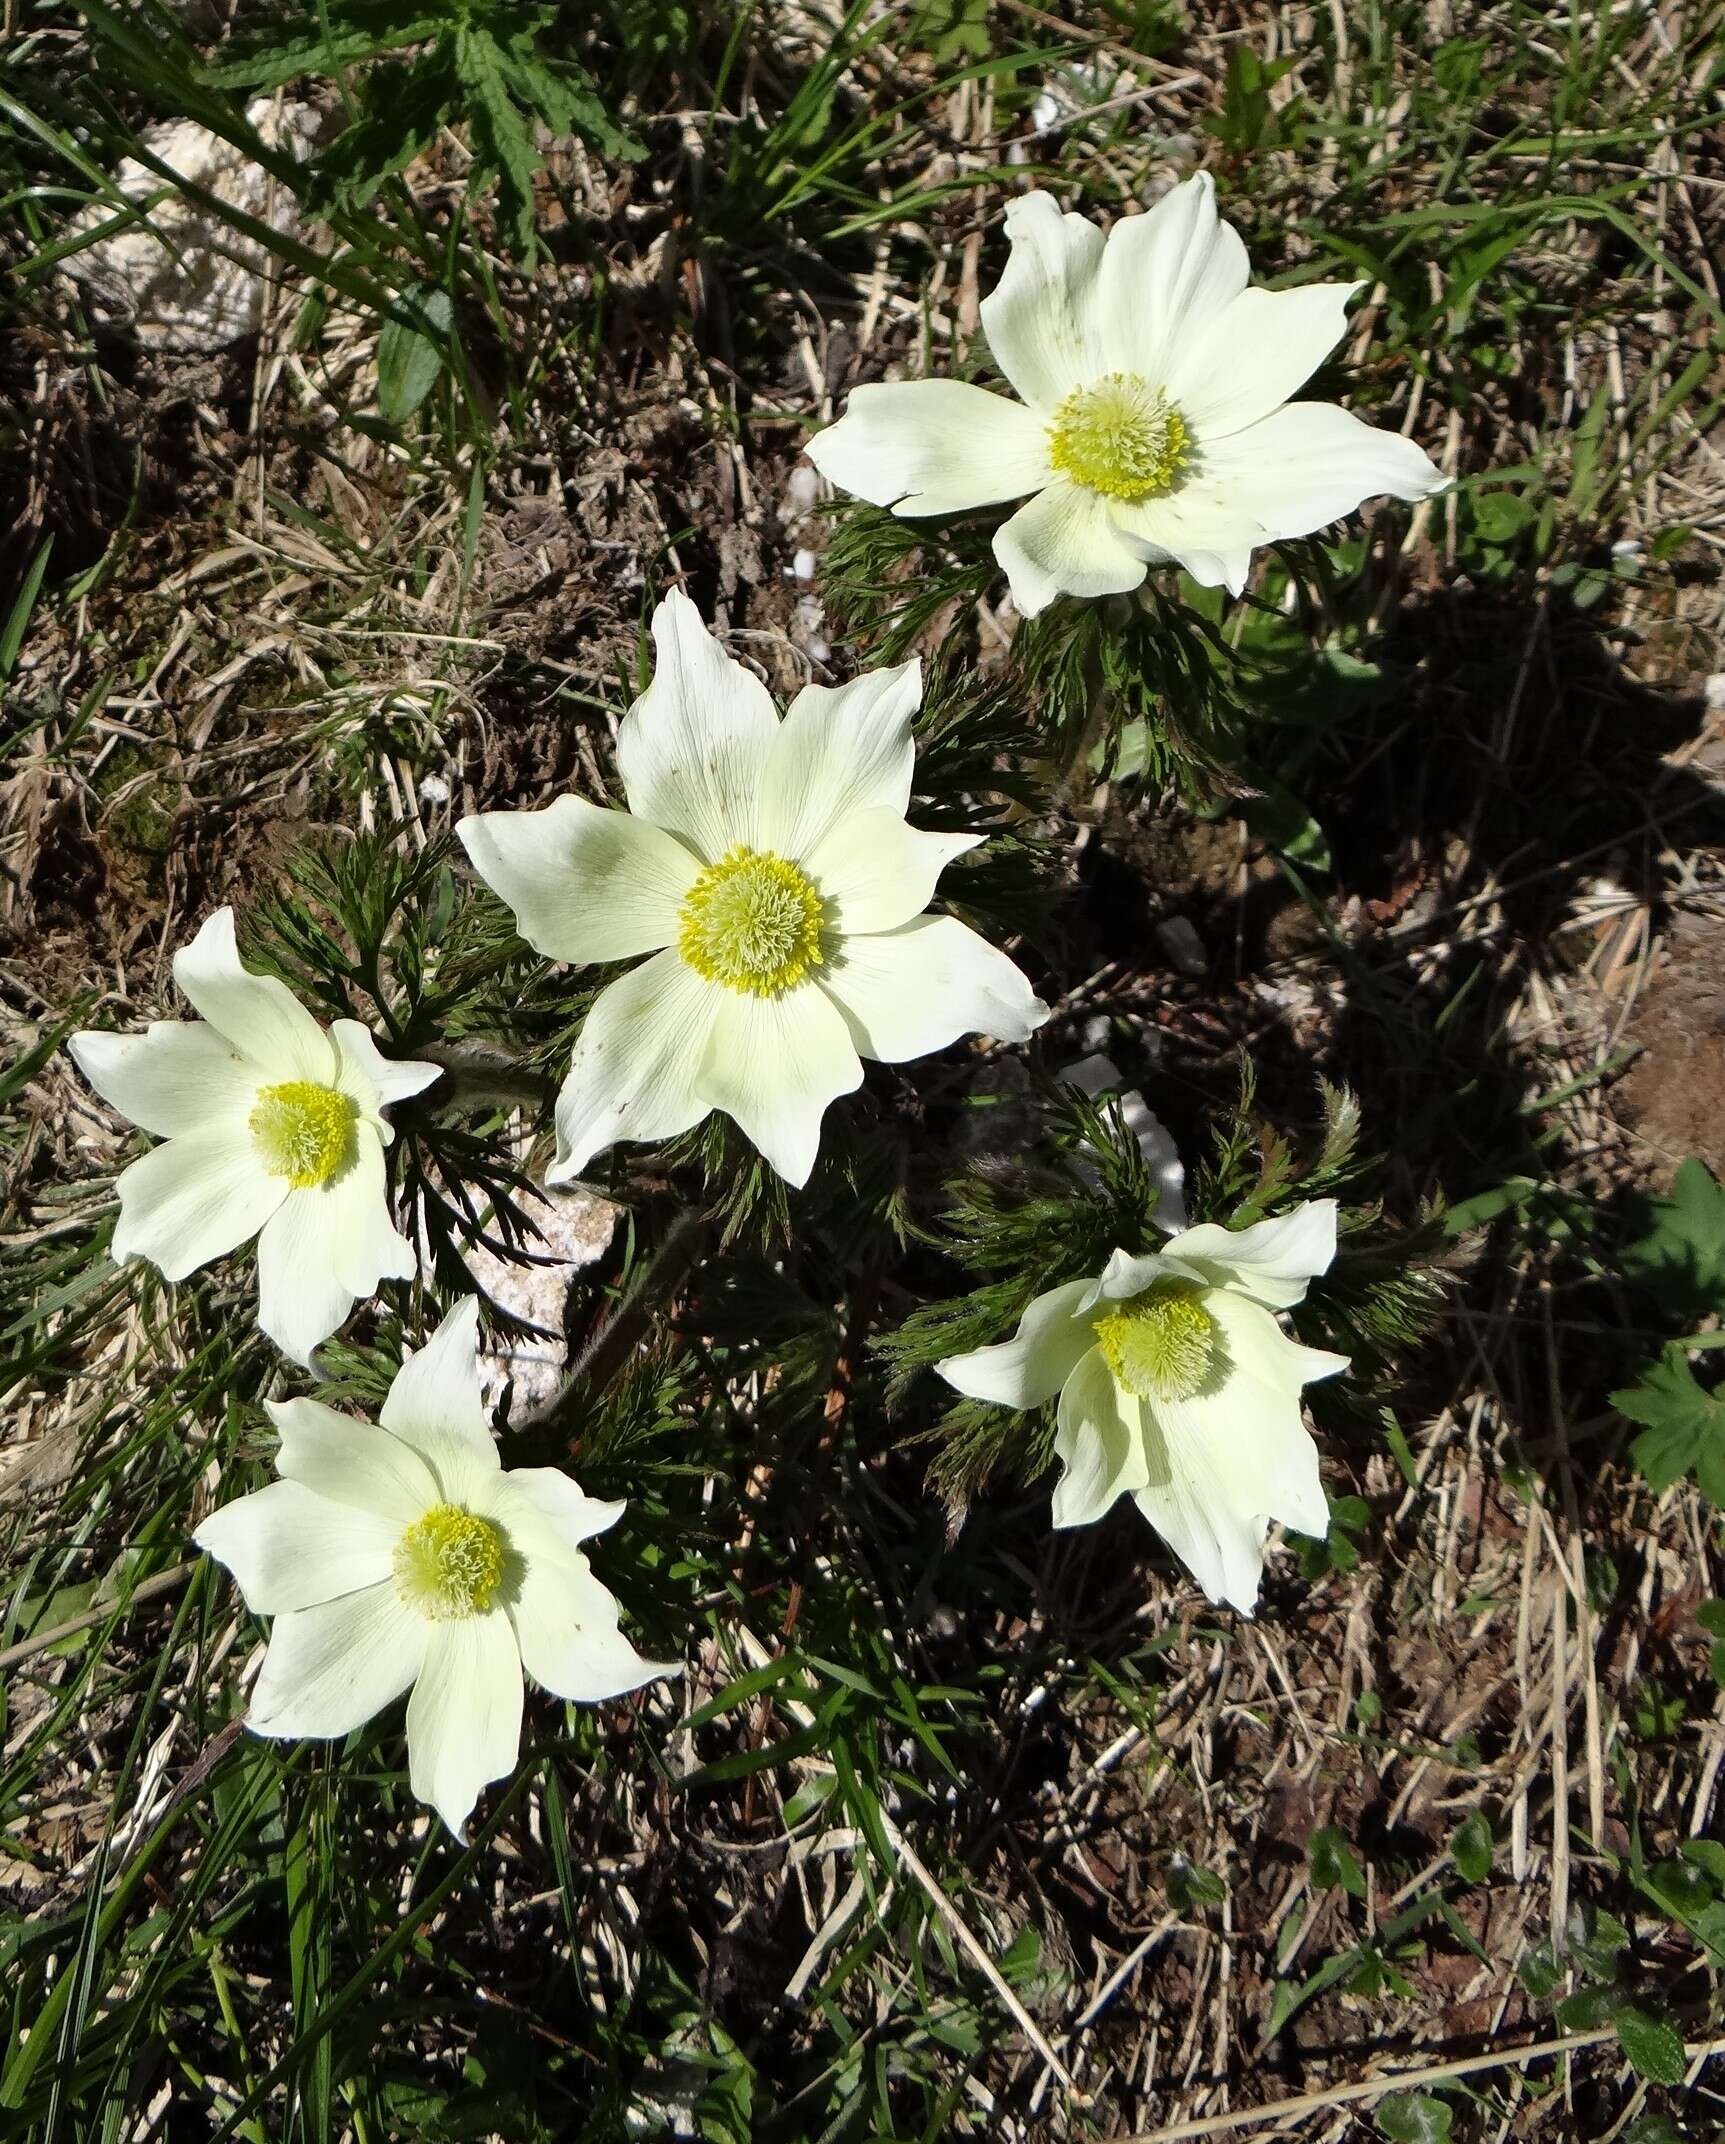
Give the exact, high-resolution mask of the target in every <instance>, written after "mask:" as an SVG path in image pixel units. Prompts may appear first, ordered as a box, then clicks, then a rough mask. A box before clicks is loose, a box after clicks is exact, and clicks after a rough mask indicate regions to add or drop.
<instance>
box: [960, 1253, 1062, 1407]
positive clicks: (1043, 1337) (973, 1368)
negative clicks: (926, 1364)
mask: <svg viewBox="0 0 1725 2144" xmlns="http://www.w3.org/2000/svg"><path fill="white" fill-rule="evenodd" d="M1089 1292H1090V1283H1089V1282H1088V1281H1085V1280H1069V1281H1065V1282H1063V1283H1062V1284H1061V1285H1060V1286H1059V1287H1058V1288H1050V1289H1049V1290H1048V1292H1047V1294H1046V1295H1039V1296H1038V1297H1037V1298H1036V1300H1035V1301H1034V1302H1033V1303H1032V1304H1031V1305H1030V1308H1029V1309H1028V1310H1027V1311H1026V1312H1025V1313H1024V1315H1023V1317H1022V1318H1020V1319H1019V1321H1018V1330H1017V1332H1015V1333H1014V1334H1013V1336H1012V1338H1011V1339H1010V1340H1002V1341H1001V1342H1000V1343H999V1345H998V1346H996V1347H979V1348H977V1349H975V1350H974V1351H973V1352H972V1353H971V1354H968V1355H948V1356H947V1358H946V1360H945V1361H944V1362H937V1363H936V1364H935V1369H936V1371H937V1372H938V1373H939V1375H940V1376H942V1377H944V1378H945V1379H946V1381H947V1383H948V1384H949V1385H952V1386H954V1387H955V1388H956V1389H957V1390H958V1391H960V1392H962V1393H964V1394H966V1395H967V1397H969V1398H970V1399H973V1400H994V1401H995V1402H997V1403H998V1404H999V1405H1000V1406H1002V1407H1019V1408H1024V1407H1040V1406H1041V1405H1042V1404H1043V1403H1044V1401H1046V1400H1051V1399H1052V1398H1053V1397H1054V1395H1055V1394H1056V1393H1057V1392H1058V1391H1059V1390H1060V1388H1061V1386H1062V1385H1064V1384H1065V1382H1066V1380H1067V1379H1068V1378H1069V1377H1070V1376H1071V1375H1072V1373H1073V1371H1074V1370H1075V1369H1076V1368H1077V1367H1078V1365H1079V1363H1080V1362H1082V1361H1083V1359H1084V1357H1085V1356H1086V1355H1088V1354H1089V1353H1090V1352H1091V1350H1092V1349H1093V1348H1094V1347H1095V1345H1096V1331H1095V1327H1094V1326H1093V1325H1092V1323H1091V1321H1090V1319H1088V1318H1085V1317H1080V1316H1079V1315H1078V1306H1079V1305H1080V1303H1082V1302H1083V1300H1084V1298H1085V1297H1086V1296H1087V1295H1088V1294H1089Z"/></svg>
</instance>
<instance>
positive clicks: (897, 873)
mask: <svg viewBox="0 0 1725 2144" xmlns="http://www.w3.org/2000/svg"><path fill="white" fill-rule="evenodd" d="M981 839H982V836H981V835H980V834H929V833H924V832H923V831H922V830H921V829H920V828H918V827H914V826H907V825H906V824H905V821H904V814H903V813H902V812H896V811H859V812H857V813H855V814H854V815H853V816H852V817H850V818H848V819H842V820H840V821H839V823H838V824H837V825H836V826H834V827H833V828H831V830H830V831H829V832H828V833H827V834H826V836H825V837H824V839H822V840H821V841H820V842H819V843H818V844H817V845H816V846H815V848H814V849H813V850H811V851H810V853H809V854H808V855H807V856H805V857H804V859H803V864H804V868H805V869H806V870H807V872H808V874H809V876H810V878H812V879H813V880H814V882H815V885H816V887H817V888H818V889H819V892H820V896H821V899H822V900H823V901H825V902H826V903H827V904H828V906H827V921H828V925H829V928H830V929H832V930H833V931H835V932H836V933H837V934H838V935H839V937H841V938H843V939H847V940H848V939H851V938H854V937H856V936H857V935H858V934H859V933H867V932H874V931H890V930H894V929H896V928H897V926H898V925H899V924H901V923H908V922H909V921H910V920H911V918H912V917H913V916H920V915H921V914H922V912H923V910H924V909H925V908H926V907H927V906H928V904H929V902H930V901H932V900H933V899H934V889H935V882H936V881H937V880H938V879H939V877H940V874H941V873H942V872H943V871H944V870H945V869H946V867H947V865H948V864H949V863H951V861H952V859H953V858H954V857H955V856H962V855H963V854H964V852H965V850H966V849H974V848H975V847H976V845H977V843H978V842H979V841H981Z"/></svg>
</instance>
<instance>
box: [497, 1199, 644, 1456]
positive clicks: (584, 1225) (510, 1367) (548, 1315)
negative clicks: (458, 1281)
mask: <svg viewBox="0 0 1725 2144" xmlns="http://www.w3.org/2000/svg"><path fill="white" fill-rule="evenodd" d="M617 1214H618V1209H617V1208H616V1207H615V1206H613V1205H611V1204H610V1203H609V1202H608V1201H607V1200H605V1199H596V1198H594V1197H593V1195H592V1194H591V1193H590V1192H586V1191H546V1192H544V1193H542V1194H541V1197H540V1200H538V1201H535V1202H534V1203H532V1204H530V1205H529V1206H528V1207H527V1217H528V1219H529V1220H530V1221H532V1222H533V1224H534V1226H535V1227H536V1228H537V1229H538V1230H539V1232H540V1233H539V1237H538V1239H537V1240H535V1239H533V1238H531V1237H529V1239H528V1240H527V1243H526V1245H525V1246H524V1248H526V1249H527V1250H528V1251H530V1252H532V1254H533V1255H534V1257H535V1258H539V1259H548V1260H549V1261H550V1263H549V1264H545V1265H517V1264H516V1263H515V1261H514V1260H513V1259H508V1258H499V1257H498V1256H497V1255H496V1253H495V1252H493V1251H488V1250H487V1249H486V1248H485V1246H484V1245H483V1244H477V1245H476V1246H475V1247H474V1249H473V1250H472V1251H471V1252H470V1253H469V1255H468V1260H467V1263H468V1266H469V1268H470V1270H471V1271H472V1274H473V1278H474V1280H475V1281H476V1282H477V1283H478V1285H479V1288H480V1290H481V1292H482V1293H483V1294H485V1295H486V1296H488V1297H489V1298H490V1300H491V1301H492V1302H494V1303H497V1304H499V1305H500V1306H501V1307H502V1308H503V1309H505V1310H507V1311H510V1312H511V1313H512V1314H513V1315H514V1316H516V1317H518V1318H522V1319H524V1320H525V1321H526V1322H527V1323H528V1324H530V1325H536V1326H539V1327H540V1328H541V1331H540V1332H538V1333H522V1334H514V1333H499V1334H498V1335H497V1336H496V1338H495V1340H494V1342H493V1343H491V1344H490V1345H482V1346H481V1348H480V1352H479V1386H480V1390H481V1391H482V1392H483V1393H484V1395H485V1404H486V1405H487V1406H488V1407H495V1406H496V1405H497V1403H498V1402H499V1400H501V1399H502V1397H503V1394H504V1390H505V1388H509V1393H510V1399H509V1418H510V1420H511V1421H513V1422H526V1421H531V1420H532V1419H533V1417H534V1416H535V1415H537V1414H540V1413H542V1412H543V1411H544V1409H545V1408H547V1407H548V1406H549V1405H550V1404H551V1402H552V1401H553V1400H554V1399H555V1398H556V1397H557V1394H558V1393H559V1392H560V1391H561V1389H562V1386H563V1380H564V1378H565V1376H566V1375H567V1374H568V1369H569V1359H568V1358H569V1351H568V1349H567V1348H566V1347H565V1345H564V1342H563V1319H564V1313H565V1312H566V1310H567V1309H568V1307H569V1290H570V1288H571V1286H572V1285H573V1283H574V1278H575V1275H576V1274H577V1273H578V1272H579V1271H580V1269H581V1268H582V1267H583V1266H590V1265H592V1264H594V1263H595V1262H596V1261H597V1260H598V1259H599V1258H601V1257H602V1256H603V1255H604V1251H605V1246H606V1245H607V1244H608V1243H609V1242H610V1241H611V1238H612V1236H613V1235H614V1234H615V1232H616V1228H617Z"/></svg>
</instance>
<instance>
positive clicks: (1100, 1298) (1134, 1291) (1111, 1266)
mask: <svg viewBox="0 0 1725 2144" xmlns="http://www.w3.org/2000/svg"><path fill="white" fill-rule="evenodd" d="M1171 1272H1172V1273H1173V1274H1174V1275H1175V1276H1176V1277H1178V1278H1179V1279H1182V1280H1186V1279H1197V1278H1198V1277H1199V1276H1198V1274H1197V1271H1196V1269H1195V1268H1192V1269H1188V1268H1185V1267H1182V1266H1178V1265H1175V1264H1173V1263H1172V1261H1171V1260H1170V1259H1169V1257H1168V1256H1167V1254H1166V1253H1165V1252H1163V1251H1145V1252H1144V1253H1142V1255H1139V1256H1135V1255H1134V1254H1133V1253H1132V1252H1131V1251H1110V1252H1109V1254H1108V1263H1107V1264H1106V1265H1105V1266H1104V1267H1103V1268H1102V1271H1101V1272H1100V1274H1098V1276H1097V1277H1096V1279H1095V1280H1094V1281H1092V1282H1091V1284H1090V1292H1089V1294H1088V1296H1087V1297H1086V1298H1085V1301H1084V1304H1083V1306H1082V1307H1083V1308H1084V1309H1085V1310H1086V1311H1089V1310H1094V1309H1095V1308H1096V1307H1097V1305H1098V1304H1100V1303H1122V1302H1126V1301H1128V1300H1129V1299H1130V1298H1131V1297H1132V1296H1135V1295H1142V1294H1143V1293H1144V1290H1145V1289H1146V1288H1148V1287H1149V1286H1150V1285H1151V1284H1152V1283H1153V1282H1155V1281H1158V1280H1163V1279H1166V1278H1167V1277H1168V1275H1169V1274H1170V1273H1171Z"/></svg>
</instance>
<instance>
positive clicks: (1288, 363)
mask: <svg viewBox="0 0 1725 2144" xmlns="http://www.w3.org/2000/svg"><path fill="white" fill-rule="evenodd" d="M1364 288H1365V285H1364V284H1363V283H1307V284H1304V285H1303V286H1302V287H1301V288H1300V289H1298V290H1243V291H1241V293H1240V295H1239V296H1238V297H1237V298H1235V299H1233V300H1231V301H1230V303H1228V304H1227V305H1225V306H1223V308H1222V310H1221V311H1220V312H1219V313H1218V314H1217V315H1216V316H1215V318H1214V319H1213V320H1212V321H1211V322H1210V324H1209V326H1208V327H1206V328H1203V329H1201V330H1200V331H1199V332H1198V333H1197V334H1196V335H1193V336H1190V337H1189V338H1186V339H1184V340H1182V342H1181V343H1180V344H1179V346H1178V347H1177V348H1176V349H1175V351H1174V353H1173V358H1172V362H1171V363H1170V365H1169V368H1168V374H1167V379H1166V381H1165V383H1164V384H1165V386H1166V390H1167V394H1168V399H1169V401H1170V402H1172V403H1173V404H1174V406H1175V407H1176V408H1177V409H1178V410H1179V412H1180V414H1181V416H1182V417H1183V418H1184V419H1185V420H1186V424H1187V426H1188V428H1189V429H1190V431H1191V432H1192V434H1193V436H1194V437H1195V438H1197V439H1198V440H1200V441H1202V442H1204V443H1208V442H1209V441H1211V440H1216V439H1225V438H1226V437H1227V436H1228V435H1229V434H1230V433H1232V432H1238V431H1242V430H1244V428H1245V427H1246V426H1247V425H1248V424H1256V423H1257V422H1258V420H1259V418H1260V417H1267V416H1268V415H1269V414H1270V412H1271V411H1272V410H1274V409H1280V408H1281V406H1282V404H1283V403H1284V402H1286V401H1287V400H1288V398H1289V396H1290V395H1295V394H1298V393H1299V391H1300V389H1301V388H1302V387H1303V386H1304V385H1305V384H1306V382H1307V381H1308V380H1309V379H1310V378H1311V376H1312V374H1313V373H1314V372H1316V371H1317V369H1318V367H1319V366H1320V365H1321V364H1322V363H1323V361H1324V359H1325V358H1326V357H1328V356H1329V354H1330V352H1331V351H1332V350H1333V349H1334V348H1335V347H1336V345H1337V343H1339V342H1340V341H1341V339H1342V335H1343V333H1344V331H1345V330H1346V328H1347V324H1348V301H1349V300H1350V299H1351V298H1352V297H1353V296H1354V294H1355V292H1356V291H1360V290H1363V289H1364Z"/></svg>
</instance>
